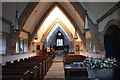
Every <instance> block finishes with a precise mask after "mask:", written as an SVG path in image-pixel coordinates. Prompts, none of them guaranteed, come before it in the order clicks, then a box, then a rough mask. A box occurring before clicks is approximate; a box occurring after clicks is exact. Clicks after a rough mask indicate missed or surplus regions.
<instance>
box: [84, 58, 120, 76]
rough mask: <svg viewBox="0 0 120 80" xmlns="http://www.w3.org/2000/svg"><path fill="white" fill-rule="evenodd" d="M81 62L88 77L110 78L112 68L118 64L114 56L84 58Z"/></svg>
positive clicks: (112, 71)
mask: <svg viewBox="0 0 120 80" xmlns="http://www.w3.org/2000/svg"><path fill="white" fill-rule="evenodd" d="M83 63H84V65H85V66H86V67H87V72H88V77H89V78H112V77H113V73H114V68H115V67H117V66H118V65H117V61H116V60H115V58H107V59H98V58H86V59H85V60H84V62H83Z"/></svg>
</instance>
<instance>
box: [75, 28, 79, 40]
mask: <svg viewBox="0 0 120 80" xmlns="http://www.w3.org/2000/svg"><path fill="white" fill-rule="evenodd" d="M74 39H78V36H77V31H76V29H75V34H74Z"/></svg>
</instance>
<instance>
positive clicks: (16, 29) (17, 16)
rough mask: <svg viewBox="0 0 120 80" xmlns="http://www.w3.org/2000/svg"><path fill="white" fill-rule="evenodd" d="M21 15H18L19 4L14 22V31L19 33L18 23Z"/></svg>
mask: <svg viewBox="0 0 120 80" xmlns="http://www.w3.org/2000/svg"><path fill="white" fill-rule="evenodd" d="M18 19H19V15H18V2H17V6H16V16H15V21H14V31H15V32H17V31H19V23H18Z"/></svg>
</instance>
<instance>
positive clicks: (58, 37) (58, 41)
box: [56, 31, 64, 47]
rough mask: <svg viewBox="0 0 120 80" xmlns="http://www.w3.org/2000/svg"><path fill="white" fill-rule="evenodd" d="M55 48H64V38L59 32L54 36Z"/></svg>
mask: <svg viewBox="0 0 120 80" xmlns="http://www.w3.org/2000/svg"><path fill="white" fill-rule="evenodd" d="M56 46H58V47H59V46H64V36H63V34H62V33H61V32H60V31H58V33H57V35H56Z"/></svg>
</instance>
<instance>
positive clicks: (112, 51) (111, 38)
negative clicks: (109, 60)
mask: <svg viewBox="0 0 120 80" xmlns="http://www.w3.org/2000/svg"><path fill="white" fill-rule="evenodd" d="M104 46H105V51H106V57H113V58H116V59H117V60H118V61H120V57H119V56H120V28H119V27H118V26H117V25H110V26H109V27H108V28H107V30H106V32H105V35H104Z"/></svg>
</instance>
